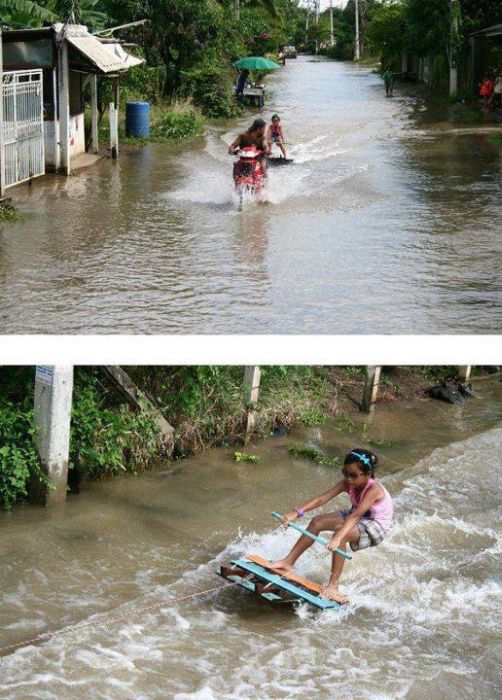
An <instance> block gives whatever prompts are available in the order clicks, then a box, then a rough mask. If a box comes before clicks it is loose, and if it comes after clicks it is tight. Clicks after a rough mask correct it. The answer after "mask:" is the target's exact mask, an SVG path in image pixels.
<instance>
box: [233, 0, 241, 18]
mask: <svg viewBox="0 0 502 700" xmlns="http://www.w3.org/2000/svg"><path fill="white" fill-rule="evenodd" d="M240 18H241V3H240V0H234V19H235V21H236V22H238V21H239V20H240Z"/></svg>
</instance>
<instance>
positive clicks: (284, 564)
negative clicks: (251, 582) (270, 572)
mask: <svg viewBox="0 0 502 700" xmlns="http://www.w3.org/2000/svg"><path fill="white" fill-rule="evenodd" d="M270 566H271V567H272V568H273V569H282V570H283V571H293V567H292V566H291V564H290V563H289V561H288V560H287V559H279V561H274V562H272V564H270Z"/></svg>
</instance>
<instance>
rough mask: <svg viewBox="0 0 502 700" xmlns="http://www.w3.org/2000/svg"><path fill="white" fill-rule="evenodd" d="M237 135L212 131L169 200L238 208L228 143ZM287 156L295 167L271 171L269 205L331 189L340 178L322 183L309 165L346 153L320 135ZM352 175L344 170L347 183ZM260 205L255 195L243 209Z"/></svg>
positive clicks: (267, 191)
mask: <svg viewBox="0 0 502 700" xmlns="http://www.w3.org/2000/svg"><path fill="white" fill-rule="evenodd" d="M232 138H234V134H230V133H228V134H224V135H222V136H220V135H217V134H214V133H212V132H209V133H208V134H207V137H206V146H205V149H204V152H203V153H200V154H193V157H192V159H191V160H190V161H187V162H186V163H185V167H186V178H185V182H184V184H183V186H182V187H181V188H179V189H177V190H175V191H171V192H168V193H166V196H167V198H168V199H170V200H174V201H176V202H187V203H190V204H201V205H212V206H214V205H216V206H218V205H219V206H222V205H226V204H231V205H232V208H233V209H237V208H238V206H237V205H238V203H239V202H238V197H237V195H236V193H235V190H234V188H233V182H232V164H233V159H232V157H231V156H229V155H228V153H227V147H228V144H229V143H230V142H231V139H232ZM288 149H289V153H288V156H289V157H291V158H293V159H294V161H295V163H294V165H293V166H287V167H281V168H269V177H268V182H267V185H266V200H267V201H268V202H269V203H270V204H275V205H277V204H281V203H282V202H285V201H288V200H294V199H295V198H298V197H300V196H301V197H309V196H311V195H312V194H313V193H314V192H315V193H316V194H317V195H319V194H320V192H321V191H322V189H326V188H327V187H330V186H331V187H332V186H334V184H335V183H336V182H337V181H338V178H336V177H333V174H331V177H330V179H329V182H328V181H323V182H321V183H320V182H319V181H318V179H317V178H315V177H314V175H315V171H314V170H313V169H312V168H311V167H309V164H310V163H315V162H319V161H323V160H326V159H328V158H333V157H336V156H339V155H342V154H344V153H346V152H347V151H346V149H343V148H340V146H339V140H338V139H337V140H335V141H334V142H333V141H330V140H329V139H328V138H327V136H322V135H321V136H317V137H315V138H314V139H312V140H311V141H307V142H300V143H297V144H295V145H293V146H291V147H289V146H288ZM352 174H354V173H353V168H348V166H347V167H345V168H344V171H343V173H341V179H342V180H344V179H346V178H347V177H349V176H350V175H352ZM255 206H257V202H256V200H255V198H254V197H253V196H251V195H250V196H249V197H247V198H246V201H245V202H244V207H243V208H244V210H246V209H250V208H252V207H255Z"/></svg>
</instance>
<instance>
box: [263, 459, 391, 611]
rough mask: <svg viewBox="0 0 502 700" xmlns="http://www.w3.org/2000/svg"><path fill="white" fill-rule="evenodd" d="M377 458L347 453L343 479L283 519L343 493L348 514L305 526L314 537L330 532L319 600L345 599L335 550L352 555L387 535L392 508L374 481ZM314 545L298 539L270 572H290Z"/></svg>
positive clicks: (342, 512)
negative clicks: (325, 577)
mask: <svg viewBox="0 0 502 700" xmlns="http://www.w3.org/2000/svg"><path fill="white" fill-rule="evenodd" d="M377 464H378V457H377V456H376V455H375V454H373V453H372V452H369V451H368V450H362V449H359V448H357V449H354V450H351V451H350V452H349V453H348V454H347V455H346V456H345V459H344V462H343V465H344V466H343V469H342V474H343V479H341V480H340V481H339V482H338V483H337V484H335V486H333V487H332V488H330V489H329V490H328V491H325V492H324V493H322V494H321V495H320V496H317V497H316V498H313V499H312V500H311V501H308V503H306V504H305V505H303V506H301V507H299V508H295V510H293V511H291V512H290V513H287V514H286V515H284V516H283V518H282V520H283V522H284V523H287V522H289V521H293V520H297V519H298V518H301V517H303V515H304V514H305V513H306V512H307V511H309V510H314V508H319V507H320V506H323V505H325V504H326V503H328V501H331V499H332V498H335V496H338V495H339V494H341V493H347V494H348V496H349V498H350V502H351V506H352V507H351V508H350V510H339V511H335V512H332V513H324V514H323V515H316V516H315V517H314V518H312V520H311V521H310V523H309V526H308V528H307V530H308V531H309V532H312V533H313V534H314V535H319V533H320V532H323V531H325V530H329V531H332V532H333V536H332V538H331V541H330V542H329V544H328V549H330V550H331V551H332V552H333V557H332V564H331V577H330V579H329V583H328V585H327V586H326V587H325V588H324V589H323V591H322V596H323V597H325V598H329V599H331V600H335V601H336V602H338V603H346V602H348V601H347V598H346V596H344V595H342V594H341V593H340V592H339V591H338V582H339V579H340V575H341V573H342V569H343V565H344V563H345V558H344V557H342V556H340V555H339V554H336V553H335V551H334V550H335V549H345V548H346V545H347V543H348V544H349V545H350V548H351V549H352V550H353V551H354V552H355V551H358V550H360V549H366V547H375V546H376V545H379V544H380V543H381V542H382V541H383V540H384V539H385V537H386V536H387V533H388V531H389V528H390V525H391V522H392V516H393V512H394V505H393V502H392V498H391V496H390V494H389V492H388V491H387V489H386V488H385V487H384V486H383V485H382V484H381V483H380V482H379V481H377V480H376V479H375V478H374V471H375V468H376V466H377ZM313 543H314V541H313V540H311V539H310V538H309V537H307V536H306V535H302V536H301V537H300V539H299V540H298V541H297V542H296V544H295V545H294V547H293V548H292V549H291V551H290V552H289V554H287V556H286V557H284V559H280V560H279V561H276V562H274V563H273V564H272V566H273V567H274V568H277V569H284V570H286V571H292V570H293V567H294V565H295V562H296V560H297V559H298V558H299V557H300V556H301V555H302V554H303V553H304V552H305V550H307V549H308V548H309V547H310V546H311V545H312V544H313Z"/></svg>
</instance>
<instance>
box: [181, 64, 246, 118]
mask: <svg viewBox="0 0 502 700" xmlns="http://www.w3.org/2000/svg"><path fill="white" fill-rule="evenodd" d="M180 92H181V94H182V95H183V96H185V97H188V96H190V97H191V98H192V99H193V101H194V104H195V105H197V107H200V109H201V110H202V112H203V114H205V115H206V116H207V117H210V118H211V119H218V118H220V117H225V118H228V117H233V116H235V115H236V114H238V113H239V111H240V108H239V106H238V105H237V103H236V102H235V100H234V99H233V94H232V85H231V78H230V76H229V74H228V73H227V72H225V70H224V69H222V68H221V67H218V66H212V65H202V66H201V67H200V68H194V69H192V70H188V71H183V72H182V84H181V88H180Z"/></svg>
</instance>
